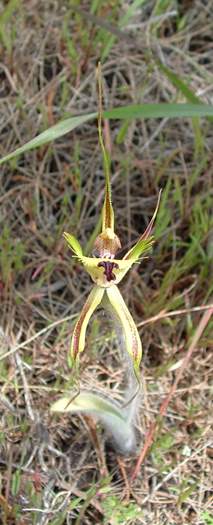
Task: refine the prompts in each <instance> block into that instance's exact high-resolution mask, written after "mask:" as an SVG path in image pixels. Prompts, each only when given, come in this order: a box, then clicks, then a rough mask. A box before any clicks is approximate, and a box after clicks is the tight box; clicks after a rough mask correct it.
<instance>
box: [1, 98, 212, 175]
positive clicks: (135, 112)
mask: <svg viewBox="0 0 213 525" xmlns="http://www.w3.org/2000/svg"><path fill="white" fill-rule="evenodd" d="M211 116H212V117H213V106H210V105H208V104H193V103H192V104H191V103H189V104H175V103H174V104H167V103H160V104H141V105H131V106H121V107H120V108H114V109H111V110H109V111H104V112H103V117H104V118H108V119H127V120H130V119H134V118H183V117H185V118H186V117H211ZM96 117H97V112H96V113H88V114H86V115H80V116H76V117H71V118H68V119H65V120H62V121H61V122H58V124H55V126H52V127H50V128H48V129H46V130H45V131H43V132H42V133H40V134H39V135H37V137H35V138H34V139H32V140H30V141H29V142H27V143H26V144H24V145H23V146H21V147H20V148H17V149H16V150H15V151H12V152H11V153H9V154H8V155H6V156H5V157H3V158H2V159H0V165H1V164H3V162H6V161H8V160H10V159H13V158H14V157H17V156H18V155H20V154H21V153H25V152H26V151H29V150H31V149H34V148H38V147H39V146H43V145H44V144H48V143H49V142H52V141H53V140H56V139H58V138H59V137H63V135H66V133H69V132H70V131H72V130H73V129H75V128H76V127H77V126H80V125H81V124H84V123H85V122H87V121H89V120H92V119H94V118H96Z"/></svg>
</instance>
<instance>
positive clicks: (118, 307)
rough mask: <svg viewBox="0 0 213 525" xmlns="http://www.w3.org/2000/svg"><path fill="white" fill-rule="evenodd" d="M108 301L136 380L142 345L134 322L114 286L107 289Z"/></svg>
mask: <svg viewBox="0 0 213 525" xmlns="http://www.w3.org/2000/svg"><path fill="white" fill-rule="evenodd" d="M106 291H107V295H108V299H109V301H110V303H111V306H112V308H113V310H114V311H115V315H116V316H117V317H118V318H119V321H120V323H121V326H122V328H123V331H124V336H125V344H126V350H127V352H128V354H129V355H130V357H131V360H132V362H133V367H134V370H135V373H136V375H137V378H138V376H139V366H140V362H141V357H142V345H141V340H140V336H139V333H138V330H137V327H136V325H135V322H134V320H133V318H132V316H131V314H130V312H129V310H128V308H127V305H126V303H125V301H124V299H123V297H122V295H121V293H120V291H119V289H118V288H117V286H116V285H112V286H111V287H109V288H107V290H106Z"/></svg>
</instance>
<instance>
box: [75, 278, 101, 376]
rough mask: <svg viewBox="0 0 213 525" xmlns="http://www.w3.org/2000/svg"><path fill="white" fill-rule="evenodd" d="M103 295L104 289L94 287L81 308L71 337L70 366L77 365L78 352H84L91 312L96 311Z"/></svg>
mask: <svg viewBox="0 0 213 525" xmlns="http://www.w3.org/2000/svg"><path fill="white" fill-rule="evenodd" d="M103 294H104V288H100V287H98V286H94V288H92V290H91V292H90V294H89V297H88V298H87V300H86V302H85V304H84V306H83V308H82V311H81V313H80V316H79V318H78V320H77V323H76V325H75V328H74V331H73V335H72V341H71V349H70V359H69V364H70V366H73V365H74V364H77V363H78V360H79V354H80V352H83V350H84V347H85V336H86V329H87V325H88V323H89V320H90V318H91V316H92V314H93V312H94V311H95V310H96V308H97V307H98V305H99V304H100V302H101V300H102V298H103Z"/></svg>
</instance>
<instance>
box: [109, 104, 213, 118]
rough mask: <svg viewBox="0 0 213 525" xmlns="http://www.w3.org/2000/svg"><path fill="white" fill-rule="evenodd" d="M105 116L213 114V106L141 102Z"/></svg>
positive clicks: (153, 116)
mask: <svg viewBox="0 0 213 525" xmlns="http://www.w3.org/2000/svg"><path fill="white" fill-rule="evenodd" d="M103 116H104V118H109V119H132V118H183V117H207V116H213V106H210V105H208V104H190V103H189V104H175V103H174V104H168V103H160V104H141V105H131V106H123V107H120V108H114V109H111V110H109V111H105V112H104V114H103Z"/></svg>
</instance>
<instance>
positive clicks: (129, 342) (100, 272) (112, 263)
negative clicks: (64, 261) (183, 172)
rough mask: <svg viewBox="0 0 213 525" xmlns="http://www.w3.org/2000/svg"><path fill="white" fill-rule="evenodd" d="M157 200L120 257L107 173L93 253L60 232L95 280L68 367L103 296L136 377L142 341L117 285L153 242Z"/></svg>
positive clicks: (75, 358) (76, 330)
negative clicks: (143, 226)
mask: <svg viewBox="0 0 213 525" xmlns="http://www.w3.org/2000/svg"><path fill="white" fill-rule="evenodd" d="M159 202H160V194H159V197H158V201H157V206H156V209H155V211H154V215H153V217H152V219H151V221H150V223H149V224H148V226H147V228H146V230H145V232H144V233H143V234H142V235H141V237H140V238H139V240H138V241H137V242H136V244H135V245H134V246H133V247H132V248H131V249H130V250H129V251H128V252H127V253H126V254H125V255H124V257H123V258H122V259H117V258H116V257H115V255H116V252H117V251H118V250H119V249H120V248H121V243H120V240H119V237H118V236H117V235H116V234H115V232H114V212H113V207H112V202H111V188H110V180H109V176H108V175H107V174H106V188H105V199H104V205H103V210H102V232H101V233H100V235H98V237H97V238H96V241H95V244H94V247H95V249H96V252H97V254H98V256H97V257H86V256H85V255H84V254H83V250H82V248H81V246H80V244H79V242H78V240H77V239H76V238H75V237H74V236H73V235H71V234H69V233H64V238H65V239H66V241H67V243H68V245H69V247H70V248H71V250H72V251H73V253H74V256H75V257H77V259H78V260H79V262H80V263H82V265H83V266H84V268H85V270H86V271H87V272H88V273H89V275H90V277H91V278H92V280H93V282H94V283H95V284H94V286H93V288H92V290H91V292H90V294H89V296H88V298H87V300H86V302H85V304H84V306H83V308H82V311H81V313H80V316H79V318H78V320H77V322H76V325H75V327H74V331H73V335H72V341H71V349H70V355H69V363H70V365H71V367H73V366H76V365H78V363H79V355H80V353H81V352H83V350H84V347H85V336H86V329H87V325H88V323H89V320H90V318H91V316H92V314H93V313H94V311H95V310H96V308H97V307H98V306H99V305H100V304H101V302H102V300H103V299H106V298H107V299H108V303H110V309H111V310H112V312H113V313H114V314H115V315H116V318H117V319H119V322H120V324H121V326H122V329H123V332H124V336H125V346H126V350H127V352H128V354H129V355H130V358H131V361H132V364H133V368H134V372H135V375H136V378H137V380H138V383H139V382H140V381H139V365H140V361H141V357H142V345H141V341H140V337H139V333H138V330H137V327H136V325H135V323H134V320H133V318H132V316H131V314H130V312H129V310H128V308H127V305H126V304H125V302H124V299H123V297H122V295H121V293H120V291H119V289H118V287H117V284H119V283H120V281H121V280H122V279H123V277H124V275H125V274H126V273H127V272H128V270H130V268H131V267H132V265H133V264H134V263H136V262H137V261H139V260H140V258H141V256H142V255H143V254H144V252H146V251H147V250H149V249H150V248H151V246H152V244H153V240H154V239H153V236H152V235H151V232H152V228H153V224H154V220H155V217H156V215H157V211H158V207H159Z"/></svg>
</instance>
